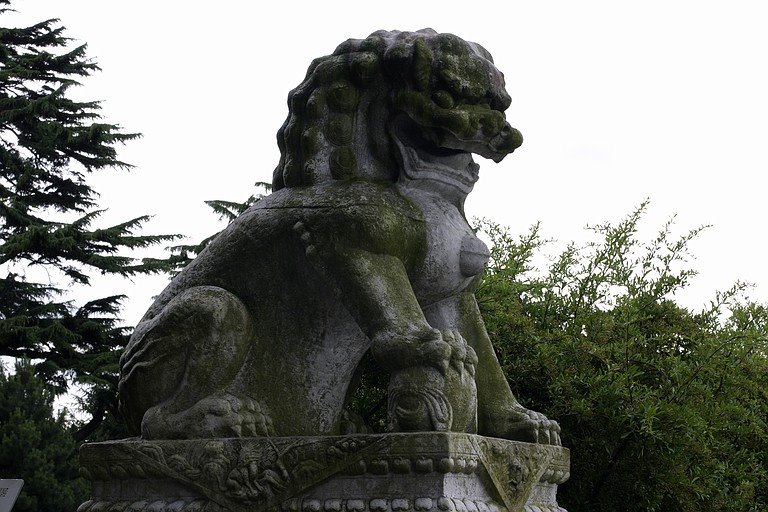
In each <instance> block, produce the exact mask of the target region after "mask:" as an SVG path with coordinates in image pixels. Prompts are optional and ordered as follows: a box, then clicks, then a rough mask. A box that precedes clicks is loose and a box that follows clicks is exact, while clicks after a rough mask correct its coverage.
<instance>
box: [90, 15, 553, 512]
mask: <svg viewBox="0 0 768 512" xmlns="http://www.w3.org/2000/svg"><path fill="white" fill-rule="evenodd" d="M509 103H510V98H509V95H508V94H507V92H506V91H505V90H504V78H503V75H502V74H501V72H500V71H499V70H498V69H496V67H495V66H494V64H493V61H492V59H491V56H490V54H489V53H488V52H487V51H486V50H485V49H484V48H482V47H481V46H479V45H477V44H475V43H469V42H467V41H464V40H462V39H460V38H458V37H456V36H454V35H451V34H438V33H436V32H434V31H433V30H430V29H426V30H422V31H419V32H397V31H392V32H384V31H381V32H376V33H374V34H372V35H371V36H369V37H368V38H366V39H362V40H349V41H347V42H345V43H343V44H342V45H340V46H339V47H338V48H337V49H336V51H335V52H334V54H333V55H329V56H327V57H322V58H320V59H317V60H315V61H314V62H313V63H312V65H311V66H310V68H309V71H308V73H307V77H306V79H305V80H304V82H302V83H301V84H300V85H299V86H298V87H297V88H296V89H295V90H294V91H292V92H291V93H290V95H289V115H288V119H287V120H286V122H285V124H284V125H283V127H282V128H281V129H280V131H279V132H278V143H279V146H280V150H281V159H280V162H279V164H278V166H277V169H276V170H275V174H274V181H273V190H274V192H273V193H272V194H271V195H270V196H268V197H266V198H264V199H262V200H260V201H258V202H257V203H256V204H255V205H254V206H252V207H251V208H249V209H248V210H247V211H246V212H244V213H243V214H242V215H241V216H240V217H238V218H237V219H236V220H235V221H233V222H232V223H231V224H230V225H229V226H228V227H227V228H226V229H225V230H224V231H223V232H222V233H221V234H220V235H219V236H218V237H217V238H216V239H215V240H213V241H212V242H211V243H210V244H209V245H208V247H207V248H206V249H205V250H204V251H203V252H202V253H201V254H200V255H199V256H198V257H197V258H196V259H195V260H194V261H193V262H192V263H191V264H190V265H189V266H187V268H185V269H184V270H183V271H182V272H181V273H180V274H179V275H178V276H176V277H175V278H174V279H173V281H172V282H171V283H170V284H169V285H168V287H167V288H166V289H165V290H164V291H163V292H162V293H160V295H159V296H158V297H157V300H156V301H155V303H154V304H153V305H152V306H151V307H150V308H149V310H148V311H147V313H146V314H145V316H144V317H143V318H142V320H141V321H140V323H139V324H138V325H137V326H136V329H135V331H134V333H133V336H132V337H131V339H130V341H129V343H128V346H127V347H126V350H125V353H124V354H123V356H122V358H121V361H120V384H119V389H120V400H121V408H122V410H123V413H124V416H125V418H126V419H127V421H128V424H129V427H130V428H131V429H132V430H134V431H135V432H136V433H140V434H141V438H142V439H135V440H124V441H115V442H109V443H99V444H92V445H86V446H85V447H84V448H83V450H82V453H81V457H82V461H83V469H84V473H85V474H86V476H87V477H88V478H90V479H91V480H92V481H93V499H92V500H91V501H89V502H87V503H85V504H83V505H82V507H81V511H83V512H85V511H89V512H96V511H102V510H121V511H124V510H137V511H138V510H147V511H149V510H152V511H165V510H167V511H171V510H174V511H178V510H188V511H189V510H206V511H219V510H233V511H237V510H242V511H244V510H249V511H250V510H258V511H261V510H278V509H280V510H284V511H286V512H299V511H301V512H410V511H417V512H500V511H508V512H517V511H520V510H523V509H525V510H527V511H529V512H542V511H546V512H551V511H556V512H562V510H563V509H561V508H559V507H558V505H557V503H556V490H557V485H558V484H560V483H562V482H563V481H565V480H566V479H567V478H568V451H567V450H565V449H563V448H561V447H560V446H559V445H560V428H559V426H558V425H557V423H556V422H554V421H552V420H549V419H548V418H546V417H545V416H543V415H542V414H539V413H537V412H534V411H530V410H527V409H525V408H524V407H522V406H521V405H520V404H519V402H518V401H517V400H516V398H515V396H514V395H513V394H512V391H511V390H510V387H509V385H508V383H507V380H506V378H505V376H504V374H503V373H502V370H501V367H500V365H499V362H498V360H497V359H496V356H495V354H494V350H493V347H492V346H491V342H490V339H489V338H488V333H487V332H486V329H485V325H484V324H483V320H482V318H481V316H480V312H479V309H478V306H477V302H476V300H475V297H474V290H475V287H476V286H477V283H478V282H479V279H480V275H481V273H482V270H483V268H484V267H485V264H486V263H487V261H488V258H489V251H488V248H487V247H486V246H485V245H484V244H483V242H482V241H481V240H480V239H478V238H477V237H476V236H475V233H474V231H473V229H472V228H471V226H470V225H469V224H468V223H467V220H466V217H465V214H464V201H465V199H466V197H467V194H469V192H470V191H471V190H472V187H473V186H474V183H475V182H476V181H477V178H478V170H479V166H478V165H477V164H476V163H475V162H474V161H473V157H472V154H473V153H476V154H480V155H482V156H484V157H486V158H490V159H493V160H494V161H497V162H498V161H500V160H501V159H502V158H504V157H505V156H506V155H507V154H509V153H511V152H512V151H513V150H514V149H515V148H517V147H518V146H519V145H520V144H521V143H522V137H521V135H520V133H519V132H518V131H517V130H515V129H514V128H512V127H511V126H510V125H509V123H507V122H506V120H505V116H504V110H505V109H506V108H507V107H508V106H509ZM367 352H370V353H371V355H372V356H373V358H374V360H375V361H376V363H377V364H379V365H380V366H381V367H383V368H385V369H386V370H387V371H388V372H389V375H390V382H389V393H388V401H389V403H388V408H387V412H388V418H387V420H388V421H387V427H388V431H390V432H393V433H390V434H380V435H370V434H369V435H355V436H347V437H338V434H341V433H348V432H353V431H354V432H361V431H365V429H364V427H359V429H358V425H355V427H354V428H355V429H357V430H355V429H352V428H351V427H350V423H353V421H351V418H353V415H352V414H350V411H348V410H347V408H346V406H347V401H348V399H349V397H350V396H351V395H352V394H353V391H354V389H351V387H352V385H353V384H352V383H353V382H354V380H355V379H354V375H355V372H356V371H357V370H358V366H359V365H360V362H361V359H362V358H363V356H364V355H365V354H366V353H367ZM476 433H477V434H481V435H483V436H488V437H480V436H477V435H474V434H476ZM511 440H515V441H511ZM516 441H525V442H516ZM529 443H538V444H529Z"/></svg>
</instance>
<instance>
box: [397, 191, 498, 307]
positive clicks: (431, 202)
mask: <svg viewBox="0 0 768 512" xmlns="http://www.w3.org/2000/svg"><path fill="white" fill-rule="evenodd" d="M405 193H406V195H407V196H408V198H409V199H410V200H411V201H413V202H414V203H416V204H417V205H418V206H419V207H420V208H421V210H422V211H423V213H424V220H425V221H426V244H427V248H426V249H427V250H426V258H425V259H424V261H423V262H422V263H421V264H420V265H418V266H417V267H416V268H415V269H414V271H413V272H412V274H411V276H410V278H411V284H412V286H413V291H414V293H415V294H416V298H417V299H418V300H419V303H421V305H422V306H427V305H430V304H434V303H435V302H438V301H441V300H443V299H446V298H448V297H451V296H453V295H456V294H458V293H460V292H462V291H464V290H466V289H467V287H468V286H469V285H470V284H471V283H472V281H473V280H474V278H475V277H476V276H477V275H478V274H479V273H480V272H482V270H483V269H484V268H485V264H486V263H487V262H488V257H489V251H488V248H487V247H486V245H485V244H484V243H483V242H482V241H481V240H480V239H479V238H477V236H475V233H474V231H473V230H472V228H471V227H470V226H469V224H467V221H466V220H465V219H464V217H463V215H462V214H461V212H460V211H459V210H458V209H457V208H456V207H455V206H454V205H452V204H451V203H449V202H448V201H445V200H444V199H442V198H441V197H440V196H438V195H435V194H430V193H427V192H423V191H419V190H409V191H407V192H405Z"/></svg>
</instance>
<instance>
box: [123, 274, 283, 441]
mask: <svg viewBox="0 0 768 512" xmlns="http://www.w3.org/2000/svg"><path fill="white" fill-rule="evenodd" d="M252 334H253V322H252V320H251V316H250V314H249V313H248V311H247V310H246V307H245V305H244V304H243V303H242V302H241V301H240V300H239V299H238V298H237V297H235V296H234V295H233V294H231V293H230V292H228V291H226V290H224V289H222V288H218V287H214V286H198V287H194V288H189V289H187V290H184V291H183V292H182V293H180V294H179V295H178V296H176V297H175V298H174V299H173V300H171V301H170V302H169V303H168V304H167V305H166V306H165V308H164V309H163V311H162V312H161V313H160V314H158V315H157V316H156V317H154V318H152V319H150V320H147V321H146V322H142V324H140V325H139V326H137V328H136V331H135V333H134V335H133V337H132V338H131V341H130V342H129V344H128V347H126V351H125V353H124V355H123V357H122V358H121V360H120V394H121V405H122V408H123V411H124V414H125V416H126V419H127V420H128V422H129V424H130V425H131V426H132V427H133V428H134V429H135V430H140V431H141V434H142V437H144V438H148V439H178V438H196V437H215V436H223V437H229V436H239V435H258V434H265V433H267V432H269V430H270V427H271V425H270V424H269V419H268V414H266V411H264V410H262V408H261V406H260V405H259V404H258V403H257V402H256V401H254V400H253V399H252V398H249V397H245V396H236V395H234V394H232V393H230V392H229V391H228V389H227V388H228V386H229V385H230V384H231V383H232V381H233V379H234V378H235V376H236V375H237V373H238V371H240V369H241V367H242V365H243V362H244V361H245V358H246V355H247V352H248V350H249V348H250V342H251V340H252Z"/></svg>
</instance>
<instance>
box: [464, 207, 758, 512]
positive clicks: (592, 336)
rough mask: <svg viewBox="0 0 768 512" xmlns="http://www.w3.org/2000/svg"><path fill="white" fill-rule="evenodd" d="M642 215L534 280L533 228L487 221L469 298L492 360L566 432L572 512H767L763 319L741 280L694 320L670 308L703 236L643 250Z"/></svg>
mask: <svg viewBox="0 0 768 512" xmlns="http://www.w3.org/2000/svg"><path fill="white" fill-rule="evenodd" d="M645 208H646V205H645V204H643V205H641V207H640V208H638V209H637V210H635V211H634V212H632V213H631V214H630V215H628V216H627V217H626V218H625V219H623V220H622V221H621V222H619V223H618V224H615V225H612V224H603V225H598V226H595V227H593V228H591V229H592V231H593V232H594V234H595V235H596V236H597V238H598V241H595V242H593V243H589V244H587V245H586V246H583V247H578V246H576V245H574V244H571V245H569V246H568V247H567V248H566V249H565V250H564V251H563V252H562V253H561V254H560V255H559V256H558V257H557V258H555V259H554V260H552V261H551V263H549V264H548V265H547V267H546V268H544V269H541V270H537V269H536V268H535V267H534V264H533V261H534V260H536V261H538V259H537V258H538V257H539V255H540V253H541V252H542V247H543V246H544V245H546V242H547V241H546V240H543V239H542V237H541V235H540V233H539V228H538V226H534V227H533V228H532V229H531V230H530V232H529V233H527V234H526V235H525V236H522V237H519V238H515V237H513V236H512V235H511V234H510V233H509V231H508V230H507V229H505V228H502V227H500V226H498V225H496V224H494V223H492V222H488V221H484V222H483V223H482V226H481V227H482V229H483V230H484V231H485V232H486V233H487V234H488V235H489V237H490V238H491V240H492V242H493V249H492V259H491V262H490V264H489V268H488V271H487V274H486V276H485V279H484V281H483V283H482V285H481V286H480V288H479V290H478V292H477V297H478V301H479V304H480V307H481V310H482V313H483V316H484V318H485V322H486V325H487V327H488V331H489V334H490V336H491V338H492V340H493V341H494V345H495V347H496V350H497V355H498V356H499V360H500V362H501V364H502V366H503V368H504V371H505V373H506V375H507V376H508V379H509V382H510V384H511V386H512V388H513V390H514V391H515V393H516V394H517V395H518V396H519V397H521V398H522V399H523V400H524V402H525V403H526V405H527V406H528V407H531V408H533V409H535V410H539V411H542V412H544V413H546V414H547V415H548V416H549V417H551V418H554V419H556V420H558V421H559V422H560V424H561V426H562V429H563V439H564V445H565V446H567V447H569V448H570V449H571V451H572V452H571V453H572V472H571V480H570V482H568V483H566V484H565V485H564V486H562V488H561V492H560V493H559V494H560V498H561V502H562V503H563V505H564V506H565V507H566V508H567V509H568V510H569V511H571V512H579V511H581V510H584V511H590V512H593V511H602V510H604V511H672V510H674V511H699V510H719V511H730V510H732V511H758V510H760V511H762V510H767V509H768V424H767V422H768V388H766V386H765V383H766V382H768V309H767V308H766V306H764V305H760V304H755V303H752V302H749V301H748V300H746V299H744V297H743V295H744V293H743V292H744V290H745V288H746V287H745V285H743V284H740V283H737V284H736V285H735V286H734V287H733V288H732V289H731V290H728V291H726V292H723V293H718V294H717V295H716V297H715V298H714V300H713V301H712V302H711V304H710V306H709V307H707V308H705V309H704V310H703V311H699V312H692V311H689V310H688V309H686V308H683V307H681V306H680V305H678V304H677V303H676V302H675V300H674V294H675V292H677V291H679V290H681V289H682V288H683V287H685V286H686V284H687V283H688V282H689V281H690V279H691V278H692V277H693V276H694V275H695V272H694V271H693V270H691V269H689V268H687V267H686V265H687V261H688V259H689V254H688V244H689V242H690V241H691V240H692V239H693V238H695V237H696V236H697V235H698V234H699V233H700V231H701V228H699V229H694V230H692V231H690V232H688V233H686V234H684V235H683V236H680V237H674V236H673V234H672V224H671V222H670V223H669V224H667V225H666V226H664V228H663V229H662V230H661V231H660V232H659V233H658V235H657V236H656V237H654V238H653V239H652V240H651V241H649V242H647V243H643V242H642V241H641V240H640V238H639V236H638V222H639V220H640V218H641V216H642V214H643V212H644V211H645Z"/></svg>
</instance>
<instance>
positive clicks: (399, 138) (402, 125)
mask: <svg viewBox="0 0 768 512" xmlns="http://www.w3.org/2000/svg"><path fill="white" fill-rule="evenodd" d="M391 131H392V138H393V139H394V141H395V145H396V146H397V148H398V150H399V153H400V157H401V162H402V166H403V169H402V171H403V173H404V174H405V175H406V176H407V177H408V178H409V179H412V180H417V179H430V180H435V181H438V182H440V183H444V184H446V185H452V186H454V187H456V188H458V189H459V190H460V191H461V192H463V193H464V194H469V192H471V191H472V187H473V186H474V184H475V182H476V181H477V178H478V170H479V169H480V166H479V165H478V164H477V163H475V161H474V160H473V159H472V153H470V152H469V151H464V150H461V149H454V148H450V147H445V146H441V145H438V143H437V140H438V139H439V136H438V135H437V133H436V132H435V131H433V130H429V129H423V128H421V127H419V126H418V125H416V123H414V122H413V121H411V120H410V119H409V118H408V117H407V116H399V117H398V118H397V119H396V120H395V121H394V122H393V123H392V127H391Z"/></svg>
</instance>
